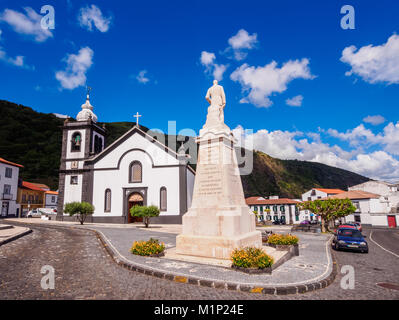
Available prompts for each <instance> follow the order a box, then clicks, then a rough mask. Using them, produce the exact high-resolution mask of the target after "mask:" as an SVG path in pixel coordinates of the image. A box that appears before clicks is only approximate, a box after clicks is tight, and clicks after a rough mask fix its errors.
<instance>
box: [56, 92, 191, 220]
mask: <svg viewBox="0 0 399 320" xmlns="http://www.w3.org/2000/svg"><path fill="white" fill-rule="evenodd" d="M92 110H93V107H92V106H91V104H90V101H89V96H87V100H86V103H85V104H83V105H82V111H81V112H79V114H78V116H77V120H78V121H76V122H71V121H68V120H66V121H65V123H64V126H63V143H62V156H61V167H60V179H59V181H60V182H59V195H58V213H57V220H70V219H71V218H70V217H69V216H68V215H66V214H63V208H64V205H65V204H66V203H69V202H73V201H79V202H80V201H86V202H89V203H92V204H93V205H94V207H95V212H94V214H93V216H92V218H91V219H89V220H88V221H89V222H90V221H93V222H110V223H129V222H134V221H135V219H133V218H132V217H131V215H130V214H129V209H130V208H131V207H132V206H134V205H145V206H149V205H155V206H157V207H159V208H160V211H161V214H160V216H159V217H158V218H152V220H151V221H152V222H155V223H157V222H158V223H181V218H182V215H183V214H184V213H186V211H187V209H188V208H189V207H190V205H191V198H192V193H193V188H194V177H195V172H194V171H193V170H192V169H191V168H190V167H189V166H188V164H187V156H186V155H185V153H184V150H182V152H179V153H176V152H175V151H173V150H171V149H170V148H168V147H167V146H165V145H164V144H163V143H162V142H160V141H158V139H156V138H155V137H153V136H151V135H149V134H147V133H145V132H144V131H143V130H141V129H140V127H139V126H137V125H136V126H134V127H133V128H132V129H130V130H129V131H128V132H126V133H125V134H124V135H123V136H121V137H120V138H119V139H118V140H116V141H115V142H114V143H112V144H111V145H110V146H108V147H107V148H105V149H104V147H105V129H104V128H103V127H100V126H98V125H97V123H96V121H97V117H96V115H95V114H94V113H93V111H92Z"/></svg>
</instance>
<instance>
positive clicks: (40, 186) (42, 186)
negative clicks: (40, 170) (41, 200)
mask: <svg viewBox="0 0 399 320" xmlns="http://www.w3.org/2000/svg"><path fill="white" fill-rule="evenodd" d="M31 183H32V184H34V185H35V186H36V187H39V188H41V189H47V190H48V191H50V187H49V186H47V185H45V184H43V183H34V182H31Z"/></svg>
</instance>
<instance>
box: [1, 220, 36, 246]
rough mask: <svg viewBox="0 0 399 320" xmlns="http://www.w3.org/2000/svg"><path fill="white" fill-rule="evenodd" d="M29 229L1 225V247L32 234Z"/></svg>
mask: <svg viewBox="0 0 399 320" xmlns="http://www.w3.org/2000/svg"><path fill="white" fill-rule="evenodd" d="M31 232H32V230H31V229H29V228H24V227H18V226H9V225H4V224H0V246H2V245H3V244H6V243H8V242H11V241H13V240H17V239H18V238H21V237H23V236H24V235H27V234H28V233H31Z"/></svg>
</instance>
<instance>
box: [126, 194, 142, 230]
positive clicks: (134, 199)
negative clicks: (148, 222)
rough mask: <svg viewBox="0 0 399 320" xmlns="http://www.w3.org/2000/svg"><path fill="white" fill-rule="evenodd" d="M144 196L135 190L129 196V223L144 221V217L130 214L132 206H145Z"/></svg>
mask: <svg viewBox="0 0 399 320" xmlns="http://www.w3.org/2000/svg"><path fill="white" fill-rule="evenodd" d="M143 205H144V198H143V195H142V194H141V193H139V192H133V193H132V194H131V195H130V196H129V198H128V206H127V207H128V218H127V223H133V222H143V218H137V217H132V216H131V214H130V208H131V207H133V206H143Z"/></svg>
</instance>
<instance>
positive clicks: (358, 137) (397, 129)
mask: <svg viewBox="0 0 399 320" xmlns="http://www.w3.org/2000/svg"><path fill="white" fill-rule="evenodd" d="M326 133H327V134H329V135H330V136H332V137H335V138H338V139H340V140H342V141H347V142H349V144H350V145H351V146H355V147H362V148H368V147H370V146H380V147H381V148H382V150H384V151H386V152H388V153H390V154H393V155H399V122H397V123H396V124H394V123H392V122H390V123H389V124H388V125H387V126H385V127H384V129H383V132H380V133H378V134H374V133H373V132H372V131H371V130H369V129H366V128H365V127H364V125H363V124H360V125H359V126H357V127H356V128H354V129H352V130H347V131H346V132H345V133H343V132H338V131H337V130H335V129H328V130H327V131H326Z"/></svg>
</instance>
